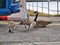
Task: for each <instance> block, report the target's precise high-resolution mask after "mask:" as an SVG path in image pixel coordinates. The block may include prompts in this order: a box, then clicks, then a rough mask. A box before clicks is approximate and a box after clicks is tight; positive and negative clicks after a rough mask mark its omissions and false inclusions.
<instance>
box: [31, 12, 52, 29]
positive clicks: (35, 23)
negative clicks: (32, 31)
mask: <svg viewBox="0 0 60 45" xmlns="http://www.w3.org/2000/svg"><path fill="white" fill-rule="evenodd" d="M34 13H36V17H35V18H34V21H33V22H32V23H31V24H30V28H39V27H46V26H47V25H48V24H50V23H52V22H50V21H43V20H38V21H37V17H38V12H37V11H35V12H34Z"/></svg>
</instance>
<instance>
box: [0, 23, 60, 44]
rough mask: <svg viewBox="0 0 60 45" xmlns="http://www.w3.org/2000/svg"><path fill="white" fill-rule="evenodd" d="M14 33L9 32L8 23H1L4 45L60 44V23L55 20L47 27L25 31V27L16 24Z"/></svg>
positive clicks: (1, 35)
mask: <svg viewBox="0 0 60 45" xmlns="http://www.w3.org/2000/svg"><path fill="white" fill-rule="evenodd" d="M16 27H17V29H16V30H14V33H13V34H11V33H8V27H7V25H2V24H0V43H1V44H2V45H60V23H59V22H54V23H52V24H50V25H48V26H47V27H45V28H34V29H30V30H29V31H26V32H23V30H25V29H24V27H23V26H19V25H16Z"/></svg>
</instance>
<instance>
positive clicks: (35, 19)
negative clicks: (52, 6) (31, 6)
mask: <svg viewBox="0 0 60 45" xmlns="http://www.w3.org/2000/svg"><path fill="white" fill-rule="evenodd" d="M37 18H38V13H36V16H35V18H34V21H35V22H36V21H37Z"/></svg>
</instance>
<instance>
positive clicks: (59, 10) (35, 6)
mask: <svg viewBox="0 0 60 45" xmlns="http://www.w3.org/2000/svg"><path fill="white" fill-rule="evenodd" d="M45 4H46V5H45ZM26 5H27V9H30V10H34V11H38V12H42V13H45V12H47V14H48V15H49V14H50V13H53V12H54V14H57V15H58V14H60V6H59V5H60V1H47V2H26ZM51 5H52V6H51ZM39 9H40V11H39ZM45 10H46V11H45ZM44 11H45V12H44Z"/></svg>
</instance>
